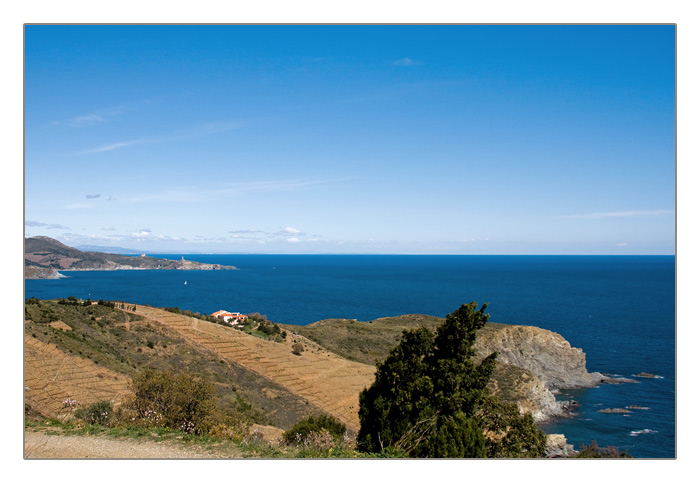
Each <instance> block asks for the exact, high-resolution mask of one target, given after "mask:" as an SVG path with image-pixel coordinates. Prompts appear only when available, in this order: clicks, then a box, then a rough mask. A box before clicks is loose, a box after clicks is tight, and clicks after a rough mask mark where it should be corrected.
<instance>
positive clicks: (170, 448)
mask: <svg viewBox="0 0 700 483" xmlns="http://www.w3.org/2000/svg"><path fill="white" fill-rule="evenodd" d="M24 457H25V458H26V459H83V458H92V459H95V458H96V459H186V458H187V459H191V458H240V457H241V453H240V452H234V451H233V450H229V451H228V452H226V453H224V452H217V451H215V450H211V449H207V448H204V447H201V446H187V447H185V446H182V445H178V444H174V443H163V442H161V443H159V442H155V441H143V440H135V439H117V438H109V437H106V436H64V435H56V434H46V433H42V432H35V431H25V432H24Z"/></svg>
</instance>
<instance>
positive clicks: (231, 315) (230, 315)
mask: <svg viewBox="0 0 700 483" xmlns="http://www.w3.org/2000/svg"><path fill="white" fill-rule="evenodd" d="M211 316H212V317H216V318H217V319H221V320H223V321H224V322H228V323H229V324H231V325H238V324H239V323H243V322H245V320H246V319H247V318H248V316H247V315H243V314H241V313H240V312H227V311H226V310H219V311H217V312H214V313H213V314H211Z"/></svg>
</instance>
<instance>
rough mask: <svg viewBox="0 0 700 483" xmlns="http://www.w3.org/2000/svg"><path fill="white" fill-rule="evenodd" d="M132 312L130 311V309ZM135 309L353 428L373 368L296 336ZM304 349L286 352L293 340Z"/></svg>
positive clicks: (140, 308) (156, 310)
mask: <svg viewBox="0 0 700 483" xmlns="http://www.w3.org/2000/svg"><path fill="white" fill-rule="evenodd" d="M132 313H134V312H132ZM135 313H136V314H137V315H141V316H143V317H146V318H148V319H150V320H152V321H154V322H158V323H160V324H163V325H165V326H167V327H169V328H171V329H174V330H176V331H177V332H178V333H179V334H180V335H181V336H182V337H184V338H185V339H187V340H188V341H190V342H191V343H194V344H197V345H199V346H201V347H204V348H206V349H208V350H210V351H212V352H215V353H216V354H217V355H218V356H219V357H220V358H221V359H223V360H225V361H230V362H234V363H237V364H239V365H241V366H243V367H245V368H246V369H249V370H251V371H253V372H255V373H257V374H259V375H261V376H262V377H264V378H266V379H269V380H271V381H273V382H274V383H276V384H279V385H280V386H282V387H284V388H285V389H287V390H288V391H290V392H292V393H293V394H295V395H297V396H299V397H301V398H303V399H304V400H306V401H308V402H309V404H311V405H313V406H315V407H317V408H320V409H321V410H323V411H325V412H327V413H329V414H331V415H332V416H335V417H336V418H338V419H339V420H340V421H342V422H343V423H344V424H345V425H346V426H347V427H348V429H350V430H353V431H357V430H359V426H360V424H359V418H358V415H357V411H358V408H359V401H358V396H359V393H360V391H361V390H362V389H364V388H365V387H368V386H369V385H370V384H371V383H372V381H373V380H374V372H375V368H374V367H373V366H370V365H367V364H361V363H358V362H352V361H349V360H347V359H343V358H341V357H339V356H337V355H336V354H334V353H332V352H329V351H327V350H325V349H323V348H321V347H320V346H319V345H318V344H316V343H314V342H312V341H310V340H308V339H306V338H304V337H302V336H292V335H291V334H290V335H289V336H288V337H287V339H286V340H285V341H284V342H282V343H279V342H274V341H270V340H266V339H261V338H259V337H255V336H252V335H248V334H245V333H243V332H241V331H239V330H236V329H233V328H228V327H223V326H221V325H218V324H213V323H211V322H205V321H202V320H199V319H196V318H193V317H187V316H184V315H181V314H174V313H171V312H167V311H164V310H161V309H155V308H152V307H146V306H142V305H138V306H137V307H136V312H135ZM297 341H300V342H302V343H303V344H304V346H305V350H304V352H302V353H301V355H294V354H293V353H292V345H293V344H294V342H297Z"/></svg>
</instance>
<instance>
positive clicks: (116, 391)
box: [24, 335, 131, 417]
mask: <svg viewBox="0 0 700 483" xmlns="http://www.w3.org/2000/svg"><path fill="white" fill-rule="evenodd" d="M129 382H130V380H129V378H128V377H126V376H124V375H121V374H119V373H116V372H114V371H111V370H109V369H106V368H104V367H101V366H98V365H97V364H95V363H94V362H92V361H90V360H88V359H82V358H80V357H77V356H72V355H68V354H66V353H65V352H63V351H61V350H60V349H58V348H57V347H56V346H55V345H53V344H50V343H46V342H42V341H40V340H38V339H35V338H33V337H31V336H29V335H25V337H24V395H25V401H26V402H28V403H30V404H31V405H32V407H33V408H34V409H35V410H37V411H39V412H40V413H42V414H44V415H47V416H54V417H60V416H61V414H63V413H66V411H65V410H64V408H63V401H65V400H66V399H69V398H70V399H73V400H75V401H77V402H78V403H79V404H80V405H81V406H87V405H90V404H92V403H94V402H98V401H105V400H108V401H113V402H114V404H115V406H118V405H119V404H121V402H122V401H123V400H124V398H125V397H126V396H128V395H129V394H131V391H130V390H129ZM66 414H67V413H66Z"/></svg>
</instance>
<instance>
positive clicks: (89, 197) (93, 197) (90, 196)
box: [85, 195, 100, 200]
mask: <svg viewBox="0 0 700 483" xmlns="http://www.w3.org/2000/svg"><path fill="white" fill-rule="evenodd" d="M85 197H86V198H87V199H89V200H93V199H95V198H99V197H100V195H85Z"/></svg>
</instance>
